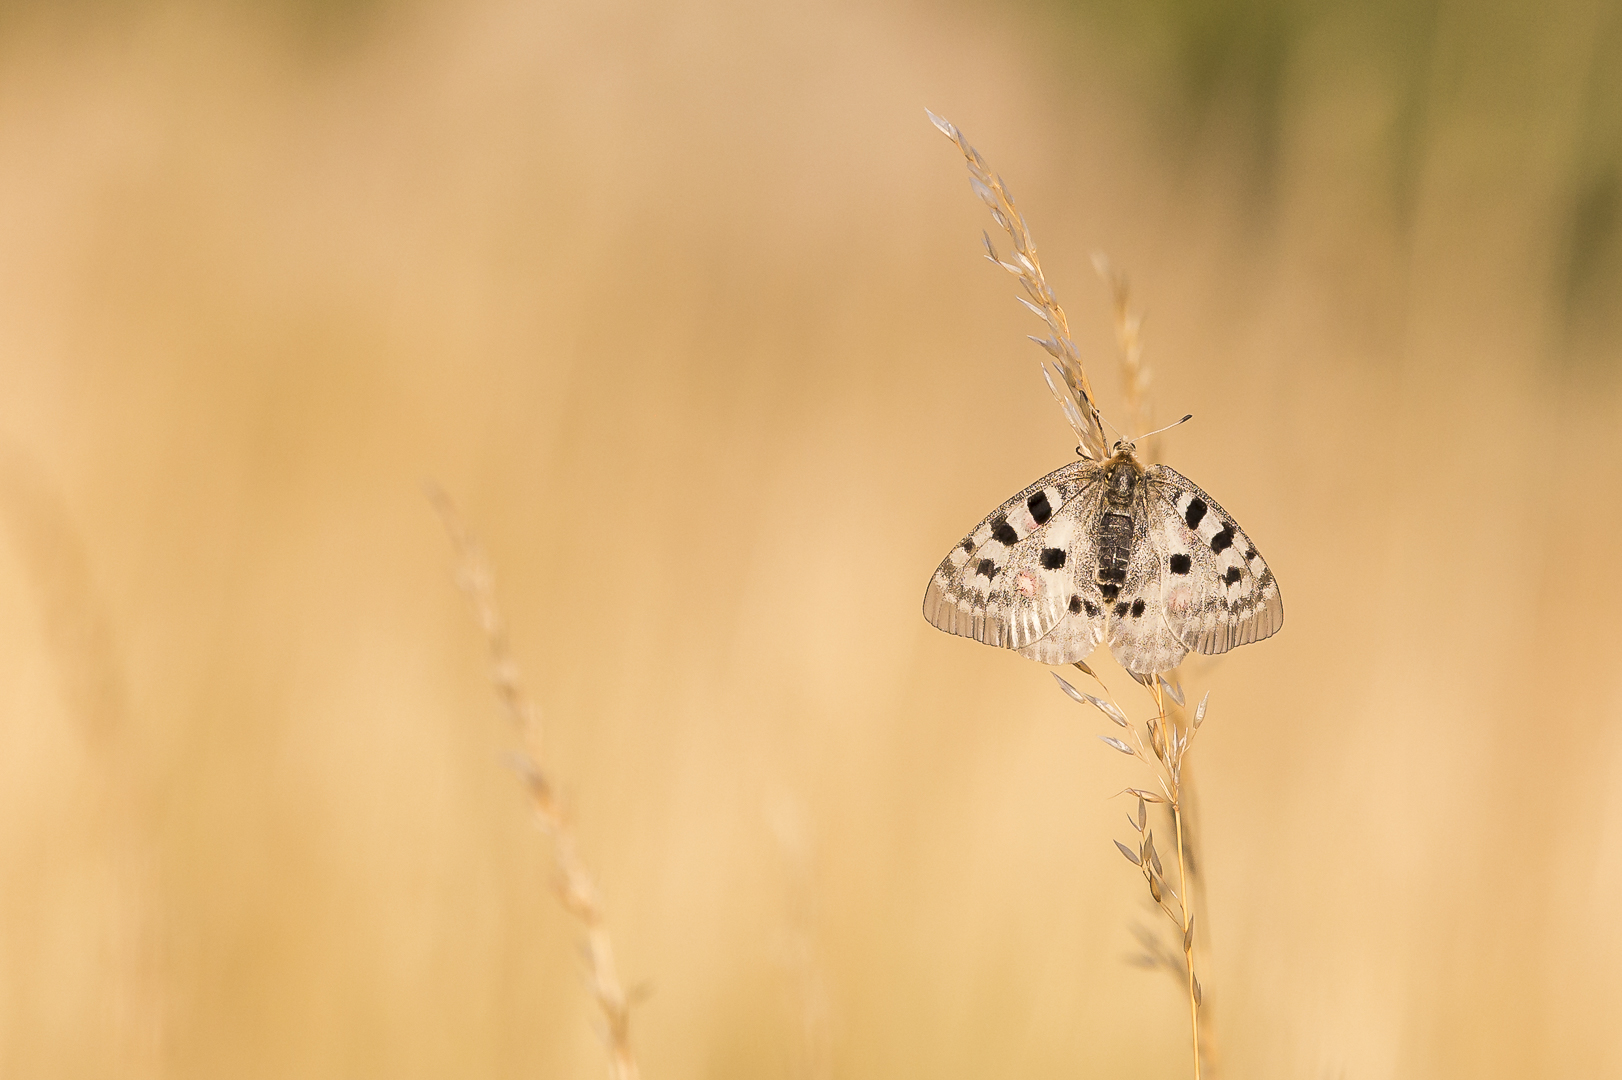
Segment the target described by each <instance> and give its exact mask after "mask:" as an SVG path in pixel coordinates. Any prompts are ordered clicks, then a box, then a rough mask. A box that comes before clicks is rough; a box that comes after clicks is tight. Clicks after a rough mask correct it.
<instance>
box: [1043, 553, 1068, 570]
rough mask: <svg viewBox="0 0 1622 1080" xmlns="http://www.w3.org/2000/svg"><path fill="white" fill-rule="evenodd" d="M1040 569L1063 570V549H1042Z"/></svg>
mask: <svg viewBox="0 0 1622 1080" xmlns="http://www.w3.org/2000/svg"><path fill="white" fill-rule="evenodd" d="M1042 569H1044V570H1062V569H1064V548H1043V549H1042Z"/></svg>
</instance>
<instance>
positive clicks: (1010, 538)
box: [991, 517, 1019, 547]
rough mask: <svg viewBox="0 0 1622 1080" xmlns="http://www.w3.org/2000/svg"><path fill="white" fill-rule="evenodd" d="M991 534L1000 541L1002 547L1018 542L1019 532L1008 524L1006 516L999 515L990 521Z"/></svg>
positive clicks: (1011, 545)
mask: <svg viewBox="0 0 1622 1080" xmlns="http://www.w3.org/2000/svg"><path fill="white" fill-rule="evenodd" d="M991 535H992V537H993V538H994V539H996V540H999V541H1001V542H1002V545H1003V546H1004V547H1013V546H1014V545H1015V544H1017V543H1019V533H1017V532H1015V531H1014V527H1013V526H1012V525H1010V524H1008V519H1007V518H1002V517H1000V518H998V519H997V520H996V521H993V522H992V523H991Z"/></svg>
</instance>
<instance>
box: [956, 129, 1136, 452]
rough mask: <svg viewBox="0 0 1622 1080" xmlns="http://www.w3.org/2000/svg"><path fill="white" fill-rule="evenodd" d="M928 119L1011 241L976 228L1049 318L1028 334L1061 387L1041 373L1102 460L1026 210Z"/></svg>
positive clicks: (1079, 372) (1088, 387)
mask: <svg viewBox="0 0 1622 1080" xmlns="http://www.w3.org/2000/svg"><path fill="white" fill-rule="evenodd" d="M925 112H928V110H927V109H926V110H925ZM929 119H930V122H931V123H933V124H934V125H935V126H936V127H937V128H939V129H940V130H941V132H942V134H944V135H945V136H946V137H947V138H949V139H951V140H952V141H953V142H954V143H956V144H957V148H958V149H959V150H961V151H962V152H963V157H964V159H965V160H966V161H967V162H968V165H969V183H970V184H972V185H973V187H974V193H975V194H976V195H978V196H980V201H981V202H983V203H985V204H986V207H987V208H988V209H990V211H991V216H992V218H993V219H994V220H995V221H996V222H997V224H998V226H1000V227H1001V228H1002V230H1003V231H1004V232H1006V233H1007V234H1008V238H1009V239H1010V240H1011V241H1012V242H1013V245H1014V251H1013V254H1012V255H1010V256H1009V257H1008V259H1006V260H1005V259H1003V258H1002V257H1001V256H999V255H998V254H997V248H996V246H995V245H993V244H992V242H991V236H990V234H989V233H981V234H980V235H981V238H982V239H983V240H984V241H985V245H986V257H987V258H988V259H990V260H991V261H992V262H994V263H996V264H997V265H998V266H1000V267H1002V268H1003V269H1004V270H1006V271H1008V272H1009V273H1010V274H1013V275H1014V277H1016V278H1018V279H1019V283H1020V285H1021V286H1023V287H1024V289H1025V294H1026V295H1025V296H1022V297H1020V298H1019V302H1020V303H1022V304H1024V305H1025V306H1026V307H1028V308H1030V309H1031V311H1033V312H1035V313H1036V317H1037V318H1039V319H1041V320H1042V321H1043V322H1045V323H1047V327H1048V334H1047V336H1045V337H1037V336H1036V335H1034V334H1032V335H1030V339H1031V340H1032V341H1034V342H1036V343H1037V344H1038V345H1040V346H1042V348H1044V349H1046V350H1047V353H1048V355H1049V356H1050V357H1052V360H1053V364H1052V367H1053V369H1055V370H1057V371H1058V373H1059V378H1060V380H1061V381H1062V382H1063V384H1064V387H1065V389H1064V390H1062V391H1061V390H1060V389H1059V387H1058V386H1057V385H1056V384H1055V383H1054V381H1053V375H1052V374H1051V372H1050V370H1049V366H1048V363H1047V362H1046V361H1044V362H1043V364H1042V377H1043V378H1044V379H1046V380H1047V384H1048V389H1049V390H1050V391H1051V392H1052V393H1053V398H1054V400H1055V401H1057V402H1058V403H1059V408H1060V409H1062V410H1064V416H1065V419H1066V420H1068V421H1069V422H1070V426H1071V428H1073V429H1074V430H1075V432H1076V437H1077V438H1078V439H1080V440H1081V445H1080V446H1079V447H1078V451H1079V452H1080V453H1083V454H1085V455H1086V456H1087V457H1090V458H1092V459H1093V460H1094V461H1103V460H1104V459H1105V458H1107V457H1109V443H1108V441H1107V440H1106V439H1105V438H1104V424H1103V421H1102V419H1101V417H1100V416H1099V413H1098V399H1097V398H1096V397H1095V396H1094V395H1093V388H1092V384H1091V383H1089V382H1088V381H1087V372H1086V369H1085V368H1083V367H1082V364H1081V356H1080V354H1079V353H1077V351H1076V344H1075V342H1074V341H1072V340H1071V338H1070V323H1069V322H1068V321H1067V320H1066V319H1065V316H1064V309H1062V308H1061V307H1059V301H1058V300H1057V299H1055V298H1054V295H1053V290H1052V289H1050V288H1048V283H1047V279H1046V278H1045V277H1044V276H1043V274H1042V264H1041V262H1040V261H1039V260H1038V259H1037V257H1036V243H1035V241H1033V240H1032V239H1031V231H1030V229H1029V228H1028V227H1027V226H1026V224H1025V217H1024V215H1023V214H1021V213H1020V212H1019V210H1018V209H1016V208H1015V206H1014V198H1013V196H1012V195H1010V194H1009V193H1008V188H1007V186H1006V185H1005V184H1004V183H1003V181H1002V177H1000V176H994V175H992V172H991V169H990V168H989V167H988V166H987V165H986V161H985V158H983V157H981V156H980V151H978V150H976V149H975V148H974V147H972V146H970V145H969V141H968V140H967V139H965V138H964V137H963V133H962V132H961V131H959V130H958V129H957V128H956V127H954V126H952V124H951V123H950V122H948V121H947V120H944V119H942V118H941V117H939V116H936V115H935V114H934V113H929ZM1027 297H1029V299H1027Z"/></svg>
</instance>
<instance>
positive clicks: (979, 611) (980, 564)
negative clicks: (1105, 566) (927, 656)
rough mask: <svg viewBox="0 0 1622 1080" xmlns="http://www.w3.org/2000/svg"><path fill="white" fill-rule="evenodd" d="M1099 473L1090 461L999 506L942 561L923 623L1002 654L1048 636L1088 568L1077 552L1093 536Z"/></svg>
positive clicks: (927, 594)
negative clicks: (1090, 518)
mask: <svg viewBox="0 0 1622 1080" xmlns="http://www.w3.org/2000/svg"><path fill="white" fill-rule="evenodd" d="M1097 473H1098V465H1097V464H1096V463H1094V462H1091V461H1078V462H1074V463H1072V464H1070V465H1067V466H1065V467H1064V468H1062V469H1059V470H1057V471H1055V472H1052V473H1049V474H1048V475H1047V476H1044V477H1043V478H1042V479H1040V480H1038V481H1037V482H1036V483H1034V484H1032V485H1031V486H1030V487H1028V488H1026V489H1025V490H1024V491H1021V492H1020V493H1019V494H1018V495H1015V496H1014V497H1013V498H1012V499H1009V500H1008V501H1007V502H1005V503H1003V504H1002V505H1001V506H999V507H998V508H997V509H996V511H994V512H993V513H992V514H990V515H989V516H988V517H987V518H986V519H985V520H984V521H982V522H981V523H980V524H979V526H977V527H976V528H975V530H974V531H973V532H972V533H970V534H969V535H968V536H966V537H964V539H963V541H962V542H961V543H960V544H958V545H957V546H956V547H955V548H953V549H952V550H951V552H949V553H948V554H947V556H946V558H945V559H943V560H942V561H941V564H940V566H939V567H938V568H937V569H936V570H935V574H934V576H933V577H931V578H930V582H929V588H928V590H927V591H926V592H925V594H924V618H926V619H928V620H929V621H930V623H932V624H933V625H935V626H937V627H939V628H940V629H942V630H945V631H947V632H948V633H952V634H958V635H960V636H962V637H970V638H974V639H975V640H976V641H980V642H984V643H985V644H987V645H996V646H998V647H1001V648H1006V649H1025V648H1028V647H1029V646H1031V645H1032V644H1033V643H1035V642H1037V641H1039V640H1041V639H1043V638H1044V637H1046V636H1047V635H1048V634H1050V633H1051V632H1052V631H1053V629H1054V628H1055V627H1056V626H1059V625H1060V623H1061V622H1063V621H1064V620H1065V618H1066V617H1067V615H1068V614H1069V607H1070V603H1071V597H1072V596H1073V595H1074V592H1075V590H1074V588H1073V582H1074V580H1075V578H1076V577H1077V575H1078V570H1077V567H1078V566H1082V565H1086V563H1087V561H1088V560H1087V559H1086V557H1085V553H1084V552H1077V550H1076V545H1077V544H1078V543H1081V544H1085V542H1086V537H1087V536H1088V535H1089V534H1090V529H1089V528H1088V526H1089V524H1090V523H1089V521H1088V520H1087V507H1088V505H1089V503H1091V504H1093V505H1094V508H1095V509H1094V514H1095V515H1096V504H1097V502H1098V496H1099V485H1098V483H1097ZM1082 655H1085V654H1082ZM1077 659H1080V657H1079V656H1078V657H1077Z"/></svg>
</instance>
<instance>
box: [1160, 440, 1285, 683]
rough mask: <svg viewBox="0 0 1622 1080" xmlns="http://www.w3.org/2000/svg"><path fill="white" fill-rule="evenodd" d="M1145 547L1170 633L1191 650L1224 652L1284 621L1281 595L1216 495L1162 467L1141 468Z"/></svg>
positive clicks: (1263, 635) (1253, 547) (1266, 633)
mask: <svg viewBox="0 0 1622 1080" xmlns="http://www.w3.org/2000/svg"><path fill="white" fill-rule="evenodd" d="M1144 480H1145V483H1144V485H1143V487H1144V489H1145V502H1146V506H1145V510H1146V513H1145V514H1144V515H1143V516H1144V518H1145V519H1146V520H1147V521H1148V523H1149V535H1148V537H1147V539H1148V545H1147V546H1148V547H1150V548H1152V549H1153V550H1154V553H1155V556H1156V559H1157V561H1158V563H1159V566H1160V570H1161V577H1162V584H1161V592H1160V601H1161V605H1162V611H1163V613H1164V620H1165V624H1166V626H1167V627H1169V628H1170V630H1171V632H1172V634H1174V635H1175V636H1176V638H1177V639H1178V640H1179V641H1180V642H1181V643H1182V644H1183V645H1184V646H1185V647H1186V648H1187V649H1188V650H1190V651H1192V652H1199V653H1207V654H1213V653H1224V652H1227V651H1228V650H1229V649H1232V648H1234V647H1235V646H1237V645H1247V644H1249V643H1250V642H1253V641H1260V640H1262V639H1263V638H1266V637H1270V636H1272V635H1273V634H1274V633H1275V632H1277V630H1278V629H1279V627H1281V626H1282V625H1284V598H1283V595H1282V594H1281V593H1280V592H1279V587H1278V581H1277V580H1276V579H1275V578H1274V577H1273V572H1272V571H1271V570H1269V569H1268V568H1267V563H1266V562H1265V561H1264V560H1263V559H1262V557H1261V553H1260V552H1258V551H1257V550H1256V545H1255V544H1253V543H1251V541H1250V538H1249V537H1248V536H1246V535H1245V532H1244V530H1243V529H1241V528H1240V527H1239V525H1238V523H1237V522H1235V521H1234V520H1233V518H1232V517H1231V516H1230V515H1229V514H1228V512H1227V511H1225V510H1223V509H1222V507H1221V506H1219V505H1218V504H1217V502H1216V500H1215V499H1213V498H1211V497H1210V496H1209V495H1207V494H1206V493H1205V492H1204V491H1202V490H1200V488H1199V487H1198V486H1197V485H1195V484H1194V483H1193V481H1191V480H1189V479H1188V478H1187V477H1185V476H1183V475H1182V474H1181V473H1179V472H1177V471H1176V470H1175V469H1170V468H1167V467H1166V466H1164V465H1151V466H1149V468H1148V469H1146V470H1145V476H1144Z"/></svg>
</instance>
